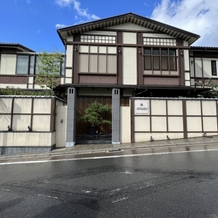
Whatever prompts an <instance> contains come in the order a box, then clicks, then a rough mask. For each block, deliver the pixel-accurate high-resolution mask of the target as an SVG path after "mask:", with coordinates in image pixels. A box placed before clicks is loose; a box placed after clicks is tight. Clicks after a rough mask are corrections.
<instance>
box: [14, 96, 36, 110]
mask: <svg viewBox="0 0 218 218" xmlns="http://www.w3.org/2000/svg"><path fill="white" fill-rule="evenodd" d="M31 108H32V99H31V98H15V99H14V110H13V112H14V113H31Z"/></svg>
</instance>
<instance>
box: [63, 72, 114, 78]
mask: <svg viewBox="0 0 218 218" xmlns="http://www.w3.org/2000/svg"><path fill="white" fill-rule="evenodd" d="M78 75H79V76H117V74H115V73H87V72H86V73H81V72H80V73H78ZM66 78H69V77H66Z"/></svg>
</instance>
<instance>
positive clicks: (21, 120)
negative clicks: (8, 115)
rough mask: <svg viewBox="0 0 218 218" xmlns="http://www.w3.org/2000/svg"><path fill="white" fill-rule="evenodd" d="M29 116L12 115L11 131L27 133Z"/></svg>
mask: <svg viewBox="0 0 218 218" xmlns="http://www.w3.org/2000/svg"><path fill="white" fill-rule="evenodd" d="M30 119H31V116H30V115H14V116H13V126H12V130H13V131H28V126H30Z"/></svg>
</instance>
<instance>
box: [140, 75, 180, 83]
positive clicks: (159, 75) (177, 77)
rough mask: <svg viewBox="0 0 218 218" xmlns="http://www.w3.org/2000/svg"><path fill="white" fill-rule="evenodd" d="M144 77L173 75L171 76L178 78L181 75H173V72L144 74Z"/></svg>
mask: <svg viewBox="0 0 218 218" xmlns="http://www.w3.org/2000/svg"><path fill="white" fill-rule="evenodd" d="M143 77H171V78H178V77H179V75H172V74H143ZM141 85H143V84H141Z"/></svg>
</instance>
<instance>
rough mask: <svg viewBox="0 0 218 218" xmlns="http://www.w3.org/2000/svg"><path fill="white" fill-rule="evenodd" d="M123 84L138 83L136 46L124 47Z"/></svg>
mask: <svg viewBox="0 0 218 218" xmlns="http://www.w3.org/2000/svg"><path fill="white" fill-rule="evenodd" d="M122 55H123V85H136V84H137V60H136V56H137V55H136V48H123V54H122Z"/></svg>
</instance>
